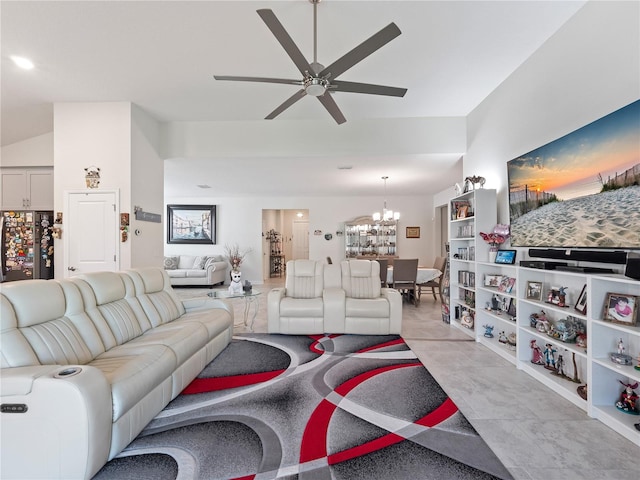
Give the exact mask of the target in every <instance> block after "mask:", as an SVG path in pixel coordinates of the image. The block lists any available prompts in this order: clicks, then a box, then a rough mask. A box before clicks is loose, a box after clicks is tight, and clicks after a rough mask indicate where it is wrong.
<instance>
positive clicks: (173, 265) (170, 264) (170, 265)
mask: <svg viewBox="0 0 640 480" xmlns="http://www.w3.org/2000/svg"><path fill="white" fill-rule="evenodd" d="M177 268H178V257H164V269H165V270H175V269H177Z"/></svg>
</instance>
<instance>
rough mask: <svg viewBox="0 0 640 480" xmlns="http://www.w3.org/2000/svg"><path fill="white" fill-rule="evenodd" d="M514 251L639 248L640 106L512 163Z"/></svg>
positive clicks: (509, 168)
mask: <svg viewBox="0 0 640 480" xmlns="http://www.w3.org/2000/svg"><path fill="white" fill-rule="evenodd" d="M507 174H508V181H509V216H510V223H511V245H512V246H513V247H534V248H535V247H547V248H564V249H570V248H595V249H612V248H616V249H624V250H626V249H640V100H637V101H635V102H633V103H631V104H629V105H627V106H626V107H623V108H621V109H619V110H616V111H615V112H613V113H611V114H609V115H607V116H605V117H602V118H600V119H598V120H596V121H594V122H592V123H590V124H588V125H586V126H584V127H582V128H580V129H578V130H575V131H574V132H572V133H569V134H567V135H565V136H564V137H561V138H559V139H557V140H554V141H553V142H551V143H548V144H546V145H544V146H542V147H539V148H537V149H535V150H532V151H531V152H528V153H526V154H524V155H522V156H520V157H518V158H514V159H513V160H510V161H509V162H507Z"/></svg>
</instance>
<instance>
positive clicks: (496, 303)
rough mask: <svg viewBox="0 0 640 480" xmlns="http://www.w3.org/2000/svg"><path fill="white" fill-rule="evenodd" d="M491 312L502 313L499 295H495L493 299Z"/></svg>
mask: <svg viewBox="0 0 640 480" xmlns="http://www.w3.org/2000/svg"><path fill="white" fill-rule="evenodd" d="M491 310H493V311H494V312H499V311H500V297H499V296H498V295H497V294H494V295H493V297H491Z"/></svg>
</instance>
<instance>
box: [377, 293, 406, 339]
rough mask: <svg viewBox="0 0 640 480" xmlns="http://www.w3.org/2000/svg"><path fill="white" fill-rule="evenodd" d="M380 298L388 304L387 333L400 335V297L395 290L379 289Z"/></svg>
mask: <svg viewBox="0 0 640 480" xmlns="http://www.w3.org/2000/svg"><path fill="white" fill-rule="evenodd" d="M380 296H381V297H384V298H386V299H387V300H388V302H389V333H395V334H398V335H400V334H401V333H402V295H400V292H398V290H396V289H395V288H381V289H380Z"/></svg>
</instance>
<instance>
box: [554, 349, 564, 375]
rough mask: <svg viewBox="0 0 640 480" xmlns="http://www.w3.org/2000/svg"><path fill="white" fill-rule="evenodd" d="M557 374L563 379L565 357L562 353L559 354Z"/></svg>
mask: <svg viewBox="0 0 640 480" xmlns="http://www.w3.org/2000/svg"><path fill="white" fill-rule="evenodd" d="M555 374H556V375H558V376H561V377H564V376H565V375H564V357H563V356H562V354H561V353H559V354H558V360H556V371H555Z"/></svg>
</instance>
